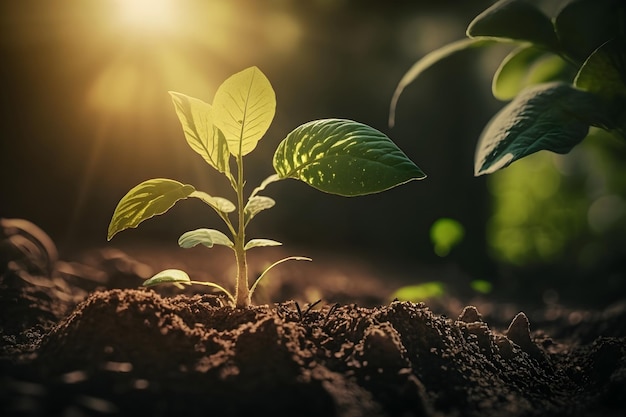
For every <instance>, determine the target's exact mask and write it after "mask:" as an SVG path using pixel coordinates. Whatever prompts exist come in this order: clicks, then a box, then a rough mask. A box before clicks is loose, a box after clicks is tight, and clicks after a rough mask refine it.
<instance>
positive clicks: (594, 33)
mask: <svg viewBox="0 0 626 417" xmlns="http://www.w3.org/2000/svg"><path fill="white" fill-rule="evenodd" d="M625 15H626V2H624V0H573V1H571V0H570V1H569V2H568V3H567V5H566V6H565V7H563V9H561V11H560V12H559V14H558V15H557V16H556V18H555V20H554V26H555V30H556V33H557V35H558V37H559V41H560V44H561V48H562V50H563V51H564V52H565V53H566V54H567V55H568V56H570V57H571V58H573V59H574V60H576V61H577V62H579V63H583V62H584V61H585V60H586V59H587V57H588V56H589V55H591V54H592V53H593V51H595V50H596V49H597V48H599V47H600V46H601V45H602V44H604V43H605V42H607V41H609V40H611V39H615V38H619V37H620V36H621V37H623V36H624V16H625Z"/></svg>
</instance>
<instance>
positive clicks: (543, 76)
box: [492, 46, 570, 100]
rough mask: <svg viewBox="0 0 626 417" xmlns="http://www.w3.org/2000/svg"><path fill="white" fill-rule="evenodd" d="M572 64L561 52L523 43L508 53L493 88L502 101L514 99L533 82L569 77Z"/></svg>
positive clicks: (498, 71) (497, 71) (495, 94)
mask: <svg viewBox="0 0 626 417" xmlns="http://www.w3.org/2000/svg"><path fill="white" fill-rule="evenodd" d="M569 68H570V67H569V65H568V63H567V62H565V61H564V60H563V58H561V57H560V56H558V55H555V54H553V53H550V52H546V51H545V50H542V49H539V48H535V47H533V46H522V47H519V48H517V49H515V50H514V51H512V52H511V53H510V54H509V55H507V56H506V57H505V58H504V60H503V61H502V63H501V64H500V67H499V68H498V69H497V70H496V73H495V75H494V77H493V84H492V91H493V95H494V97H496V98H498V99H500V100H510V99H512V98H513V97H515V96H516V95H517V94H518V93H519V92H520V91H522V90H523V89H524V88H526V87H529V86H531V85H535V84H539V83H543V82H549V81H556V80H558V79H563V80H564V81H565V80H566V76H567V75H569Z"/></svg>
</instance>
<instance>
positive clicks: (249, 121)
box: [213, 67, 276, 156]
mask: <svg viewBox="0 0 626 417" xmlns="http://www.w3.org/2000/svg"><path fill="white" fill-rule="evenodd" d="M213 111H214V113H213V114H214V123H215V124H216V125H217V126H218V127H219V128H220V129H221V130H222V131H223V132H224V135H225V137H226V141H227V142H228V149H229V150H230V153H231V154H233V155H235V156H237V155H240V154H241V155H242V156H243V155H246V154H248V153H250V152H251V151H252V150H253V149H254V148H255V147H256V144H257V142H258V141H259V140H260V139H261V138H262V137H263V135H264V134H265V132H266V131H267V129H268V128H269V126H270V124H271V123H272V120H273V119H274V114H275V112H276V95H275V93H274V89H273V88H272V85H271V84H270V82H269V80H268V79H267V77H265V75H264V74H263V73H262V72H261V71H260V70H259V69H258V68H257V67H250V68H247V69H245V70H243V71H241V72H238V73H237V74H234V75H232V76H231V77H229V78H228V79H227V80H226V81H224V82H223V83H222V85H220V87H219V88H218V89H217V92H216V93H215V98H214V99H213Z"/></svg>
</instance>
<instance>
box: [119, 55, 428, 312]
mask: <svg viewBox="0 0 626 417" xmlns="http://www.w3.org/2000/svg"><path fill="white" fill-rule="evenodd" d="M170 95H171V97H172V100H173V102H174V108H175V110H176V114H177V115H178V118H179V120H180V122H181V125H182V127H183V131H184V134H185V139H186V140H187V143H188V144H189V146H190V147H191V149H193V150H194V151H195V152H196V153H198V154H199V155H200V156H202V158H203V159H204V160H205V162H206V163H207V164H209V165H210V166H211V167H213V168H214V169H216V170H217V171H218V172H219V173H221V174H222V175H224V176H225V177H226V178H227V180H228V182H229V183H230V186H231V187H232V189H233V191H234V193H235V202H234V203H233V202H231V201H230V200H228V199H226V198H223V197H216V196H212V195H210V194H207V193H206V192H203V191H199V190H196V189H195V188H194V187H193V186H192V185H189V184H183V183H180V182H178V181H175V180H172V179H167V178H155V179H150V180H147V181H144V182H142V183H141V184H139V185H137V186H136V187H134V188H133V189H131V190H130V191H129V192H128V193H127V194H126V195H125V196H124V197H122V199H121V200H120V202H119V203H118V205H117V207H116V208H115V211H114V213H113V217H112V219H111V222H110V224H109V229H108V236H107V237H108V240H111V238H112V237H113V236H114V235H115V234H116V233H118V232H121V231H122V230H125V229H128V228H135V227H137V226H138V225H139V224H140V223H141V222H143V221H144V220H147V219H149V218H151V217H154V216H156V215H161V214H163V213H165V212H166V211H168V210H169V209H170V208H171V207H173V206H174V205H175V204H176V203H177V202H178V201H180V200H184V199H187V198H190V197H192V198H197V199H199V200H201V201H203V202H204V203H206V204H207V205H208V206H209V207H210V208H211V209H213V210H214V211H215V212H216V213H217V215H218V216H219V217H220V218H221V219H222V220H223V222H224V224H225V226H226V228H227V229H228V233H229V234H230V237H229V236H227V235H226V234H225V233H223V232H221V231H219V230H216V229H205V228H202V229H196V230H191V231H188V232H186V233H184V234H183V235H182V236H181V237H180V238H179V240H178V244H179V245H180V246H181V247H183V248H191V247H194V246H196V245H204V246H206V247H209V248H211V247H213V246H214V245H223V246H226V247H228V248H230V249H232V250H233V252H234V255H235V261H236V264H237V277H236V280H235V290H234V294H233V293H231V292H230V291H229V290H227V289H226V288H224V287H222V286H220V285H218V284H216V283H212V282H202V281H192V280H191V279H190V277H189V275H187V273H185V272H184V271H181V270H177V269H167V270H165V271H162V272H159V273H158V274H156V275H154V276H153V277H151V278H150V279H148V280H146V281H145V282H144V283H143V285H144V286H147V287H150V286H153V285H158V284H165V283H170V284H174V285H177V286H178V287H179V288H182V286H183V285H191V284H201V285H207V286H211V287H214V288H216V289H218V290H220V291H222V292H224V293H225V294H226V295H227V296H228V299H229V300H230V303H231V304H232V305H234V306H236V307H247V306H249V305H250V303H251V297H252V294H253V293H254V290H255V288H256V286H257V285H258V284H259V281H260V280H261V279H262V278H263V277H265V276H266V274H267V272H268V271H269V270H270V269H271V268H273V267H274V266H277V265H279V264H280V263H282V262H285V261H287V260H310V259H309V258H306V257H299V256H291V257H287V258H284V259H281V260H279V261H277V262H274V263H273V264H272V265H270V266H269V267H268V268H267V269H266V270H265V271H264V272H263V273H262V274H261V275H260V276H259V277H258V278H257V279H256V280H255V282H254V283H253V284H252V286H251V287H250V286H249V281H248V263H247V260H246V254H247V252H248V251H249V250H251V249H253V248H257V247H267V246H279V245H281V243H280V242H277V241H275V240H271V239H250V240H248V237H247V234H246V227H247V226H248V224H249V223H250V221H251V220H252V219H253V218H254V217H255V216H256V215H257V214H259V213H260V212H262V211H264V210H267V209H269V208H271V207H273V206H274V204H275V201H274V200H273V199H272V198H270V197H267V196H265V195H261V193H262V192H263V191H264V190H265V188H266V187H267V186H268V185H270V184H272V183H275V182H278V181H281V180H284V179H287V178H293V179H297V180H300V181H303V182H305V183H307V184H309V185H310V186H312V187H314V188H316V189H318V190H320V191H323V192H326V193H332V194H338V195H342V196H346V197H352V196H360V195H366V194H372V193H378V192H382V191H385V190H388V189H390V188H393V187H396V186H398V185H401V184H404V183H407V182H409V181H412V180H419V179H423V178H425V177H426V175H425V174H424V173H423V172H422V171H421V170H420V169H419V168H418V167H417V165H415V164H414V163H413V162H412V161H411V160H410V159H409V158H408V157H407V156H406V155H405V154H404V152H402V151H401V150H400V149H399V148H398V147H397V146H396V145H395V144H394V143H393V142H392V141H391V139H389V138H388V137H387V136H386V135H385V134H383V133H381V132H380V131H378V130H376V129H374V128H372V127H370V126H367V125H365V124H362V123H359V122H355V121H352V120H345V119H321V120H314V121H311V122H308V123H305V124H303V125H301V126H299V127H297V128H296V129H294V130H293V131H291V132H290V133H289V134H288V135H287V136H286V137H285V139H284V140H283V141H282V142H280V144H279V145H278V148H277V149H276V151H275V153H274V157H273V167H274V170H275V173H274V174H272V175H270V176H269V177H267V178H266V179H265V180H264V181H262V182H261V184H260V185H259V186H258V187H256V188H255V189H253V190H252V192H251V193H250V194H249V196H248V197H247V198H246V197H245V196H244V186H245V184H246V181H245V179H244V156H245V155H247V154H249V153H250V152H252V151H253V150H254V149H255V147H256V145H257V143H258V141H259V140H261V138H262V137H263V136H264V135H265V133H266V132H267V130H268V128H269V126H270V124H271V123H272V120H273V118H274V114H275V110H276V96H275V93H274V90H273V88H272V86H271V84H270V82H269V80H268V79H267V78H266V76H265V75H264V74H263V73H262V72H261V71H260V70H259V69H258V68H257V67H250V68H247V69H245V70H243V71H241V72H239V73H237V74H235V75H233V76H231V77H230V78H228V79H227V80H226V81H224V83H222V85H220V86H219V88H218V89H217V91H216V93H215V97H214V99H213V104H212V105H211V104H208V103H206V102H204V101H202V100H199V99H197V98H193V97H189V96H187V95H184V94H181V93H177V92H170ZM231 167H232V168H233V169H231ZM231 216H233V217H235V219H231Z"/></svg>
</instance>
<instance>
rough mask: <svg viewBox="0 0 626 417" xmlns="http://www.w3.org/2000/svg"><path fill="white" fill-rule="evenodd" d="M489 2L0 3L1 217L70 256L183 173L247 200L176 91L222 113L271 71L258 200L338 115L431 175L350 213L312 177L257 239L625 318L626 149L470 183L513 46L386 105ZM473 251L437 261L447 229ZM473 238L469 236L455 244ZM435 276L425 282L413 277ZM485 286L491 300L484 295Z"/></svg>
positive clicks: (128, 237)
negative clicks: (232, 94)
mask: <svg viewBox="0 0 626 417" xmlns="http://www.w3.org/2000/svg"><path fill="white" fill-rule="evenodd" d="M490 4H491V2H490V1H481V0H475V1H471V2H469V1H465V2H458V1H453V0H437V1H433V0H431V1H427V0H413V1H408V0H393V1H386V2H382V1H369V0H307V1H299V0H273V1H258V0H229V1H225V0H223V1H221V0H205V1H201V0H177V1H174V0H151V1H148V0H145V1H140V0H134V1H133V0H126V1H124V0H106V1H105V0H86V1H81V2H77V1H70V0H58V1H55V2H42V1H36V0H22V1H19V2H17V1H16V2H3V3H2V5H1V6H0V36H1V39H0V59H1V62H2V65H1V66H0V83H1V84H0V86H1V89H0V97H1V100H2V101H1V111H0V132H1V135H2V141H1V145H0V146H1V148H0V167H1V168H0V169H1V170H2V173H1V177H0V217H7V218H11V217H19V218H25V219H28V220H31V221H33V222H34V223H36V224H38V225H39V226H40V227H42V228H43V229H44V230H45V231H47V232H48V233H49V234H50V236H51V237H52V238H53V239H54V241H55V242H56V243H57V245H58V246H59V248H60V250H61V253H63V251H64V250H65V251H67V253H69V252H70V251H73V250H76V248H81V247H89V246H104V245H107V242H106V230H107V226H108V222H109V220H110V218H111V215H112V213H113V210H114V209H115V206H116V204H117V202H118V201H119V199H120V198H121V197H122V196H123V195H124V194H125V193H126V192H127V191H128V190H129V189H130V188H132V187H133V186H135V185H136V184H138V183H139V182H141V181H143V180H146V179H149V178H154V177H167V178H172V179H176V180H178V181H181V182H186V183H190V184H193V185H194V186H196V188H198V189H201V190H203V191H207V192H209V193H210V194H212V195H221V196H224V197H229V198H232V195H231V194H230V193H231V190H230V188H229V187H228V185H227V184H226V182H225V181H224V180H223V179H222V178H221V177H220V176H219V175H218V174H217V173H216V172H214V171H212V170H211V169H210V168H209V167H208V166H207V165H205V163H204V162H203V161H202V159H201V158H200V157H199V156H198V155H197V154H195V153H194V152H193V151H192V150H191V149H190V148H189V147H188V145H187V144H186V142H185V140H184V137H183V133H182V130H181V128H180V123H179V121H178V119H177V117H176V114H175V112H174V109H173V106H172V103H171V100H170V97H169V95H168V93H167V92H168V91H169V90H173V91H178V92H182V93H185V94H188V95H191V96H194V97H197V98H200V99H203V100H205V101H207V102H211V100H212V97H213V94H214V93H215V90H216V89H217V87H218V86H219V84H220V83H221V82H222V81H223V80H225V79H226V78H227V77H228V76H230V75H232V74H234V73H235V72H238V71H241V70H242V69H244V68H246V67H249V66H253V65H256V66H258V67H259V68H260V69H261V70H262V71H263V72H264V73H265V74H266V76H267V77H268V78H269V80H270V82H271V83H272V85H273V87H274V90H275V91H276V96H277V113H276V118H275V120H274V122H273V124H272V126H271V127H270V130H269V131H268V133H267V135H266V136H265V138H264V139H262V140H261V141H260V142H259V145H258V147H257V149H256V150H255V151H254V152H253V153H251V154H250V155H249V156H247V157H246V160H245V161H246V172H247V179H248V184H249V187H250V189H251V187H253V186H255V185H256V184H258V183H259V182H260V181H261V180H262V179H264V178H265V177H267V176H268V175H270V174H271V173H272V167H271V157H272V155H273V152H274V150H275V148H276V146H277V145H278V143H279V142H280V141H281V140H282V139H283V138H284V137H285V136H286V134H287V133H288V132H289V131H291V130H292V129H294V128H295V127H297V126H298V125H300V124H302V123H305V122H307V121H310V120H313V119H318V118H327V117H340V118H349V119H353V120H357V121H360V122H363V123H366V124H369V125H370V126H373V127H375V128H377V129H379V130H381V131H382V132H384V133H386V134H387V135H388V136H390V137H391V138H392V140H394V142H395V143H396V144H397V145H398V146H399V147H400V148H401V149H403V150H404V152H405V153H406V154H407V155H408V156H409V157H410V158H411V159H413V161H415V162H416V164H417V165H418V166H419V167H420V168H422V170H424V171H425V172H426V174H427V175H428V178H426V179H425V180H423V181H414V182H411V183H408V184H405V185H403V186H401V187H397V188H394V189H392V190H390V191H387V192H385V193H381V194H377V195H372V196H365V197H357V198H344V197H338V196H334V195H328V194H323V193H320V192H319V191H317V190H314V189H311V188H309V187H308V186H307V185H305V184H303V183H300V182H297V181H283V182H280V183H277V184H274V185H271V186H270V187H269V188H268V190H267V195H269V196H271V197H273V198H274V199H275V200H276V201H277V205H276V207H274V208H273V209H272V210H269V211H267V212H264V213H262V214H260V215H259V216H258V217H257V218H256V219H255V221H254V222H253V223H252V224H251V226H250V229H249V230H250V235H253V236H255V237H267V238H272V239H277V240H280V241H282V242H284V243H285V245H293V246H297V247H298V246H299V247H314V248H317V249H318V250H321V251H327V252H329V253H334V254H338V253H339V254H341V253H346V254H348V253H349V254H350V255H355V256H357V257H362V258H363V259H368V260H372V259H384V260H385V262H388V263H393V262H397V263H398V264H402V265H405V266H406V267H407V268H415V269H414V270H415V271H418V270H421V269H420V268H422V269H423V268H431V270H432V268H435V269H437V268H438V269H439V270H441V271H444V272H445V271H447V273H449V275H450V276H454V277H457V278H458V277H463V279H466V280H467V281H472V280H483V281H486V282H488V283H489V284H491V286H492V289H493V291H497V290H501V291H505V292H507V293H508V294H512V295H518V296H522V295H524V296H526V297H529V298H531V299H535V300H537V301H538V302H544V303H546V302H555V300H558V299H559V297H560V298H561V299H562V300H563V299H565V300H570V301H572V302H582V303H585V302H589V303H609V302H611V301H612V300H616V299H619V298H620V297H623V296H624V295H625V287H626V284H625V281H626V278H625V276H624V275H625V270H626V265H625V263H626V262H625V261H624V259H625V256H624V255H625V252H626V250H625V249H624V248H625V245H624V243H625V241H626V239H625V237H626V230H625V229H626V200H625V190H626V175H625V172H624V168H623V165H624V164H623V161H624V156H625V154H626V150H625V147H624V144H623V143H619V142H618V141H616V140H615V139H613V138H607V137H604V136H602V135H597V137H594V138H593V139H590V140H587V141H585V142H584V143H583V144H582V145H581V146H579V147H577V148H576V149H575V150H574V152H572V153H571V154H569V155H567V156H557V155H552V154H548V153H539V154H536V155H534V156H532V157H529V158H527V159H525V160H522V161H519V162H516V163H515V164H513V165H512V166H511V167H509V168H507V169H505V170H503V171H501V172H498V173H496V174H493V175H491V176H488V177H478V178H476V177H474V176H473V154H474V147H475V145H476V141H477V139H478V136H479V135H480V132H481V130H482V128H483V126H484V125H485V123H487V121H488V120H489V119H490V118H491V116H492V115H493V114H494V113H495V112H496V111H497V110H498V109H499V108H501V107H502V106H503V105H504V103H502V102H498V101H497V100H495V99H494V98H493V97H492V96H491V90H490V84H491V77H492V75H493V72H494V71H495V69H496V67H497V65H498V63H499V61H500V60H501V59H502V58H503V57H504V56H505V54H506V53H507V52H508V49H506V48H501V47H498V48H492V49H489V50H485V51H476V50H473V51H467V52H463V53H459V54H457V55H455V56H452V57H450V58H449V59H447V60H446V61H443V62H441V63H439V64H438V65H437V66H436V67H434V68H433V69H431V70H429V71H428V72H426V73H425V74H424V75H423V76H422V77H421V78H420V79H418V80H417V81H416V82H415V83H413V84H411V85H410V86H409V87H408V88H407V89H406V90H405V92H404V93H403V95H402V96H401V98H400V101H399V103H398V111H397V115H396V123H395V126H394V127H393V128H390V127H389V126H388V123H387V121H388V116H389V104H390V100H391V97H392V94H393V91H394V89H395V87H396V85H397V83H398V82H399V80H400V79H401V77H402V75H403V74H404V73H405V72H406V71H407V70H408V69H409V68H410V67H411V65H412V64H413V63H414V62H415V61H416V60H418V59H419V58H421V57H422V56H423V55H424V54H426V53H428V52H430V51H432V50H434V49H436V48H438V47H440V46H443V45H445V44H446V43H448V42H451V41H454V40H457V39H460V38H463V37H464V36H465V28H466V27H467V24H468V23H469V22H470V21H471V20H472V18H473V17H474V16H476V15H477V14H478V13H480V12H481V11H482V10H484V9H485V8H486V7H488V6H489V5H490ZM442 218H444V219H453V220H454V221H455V222H458V223H454V224H458V225H460V226H461V229H462V232H463V234H462V239H461V240H460V242H459V243H458V244H456V245H455V246H454V247H452V248H450V250H449V251H448V250H436V247H435V245H434V244H433V241H432V239H431V227H432V226H433V224H435V223H436V222H437V221H438V220H440V219H442ZM219 226H221V224H220V223H219V219H218V218H217V217H216V216H214V214H213V213H212V212H211V211H209V210H207V209H206V207H205V206H203V204H202V203H200V202H196V201H185V202H181V203H179V204H177V205H176V206H175V207H174V208H173V209H172V210H171V211H170V212H168V213H167V214H166V215H164V216H161V217H159V218H157V219H152V220H149V221H147V222H145V223H143V224H142V225H141V226H140V228H139V229H137V230H135V231H127V232H124V233H121V234H120V235H118V236H116V237H115V240H118V241H119V242H125V243H128V242H131V241H132V240H133V239H143V240H145V239H151V240H163V241H167V242H172V244H175V241H176V239H177V238H178V236H179V235H180V234H181V233H183V232H185V231H187V230H191V229H193V228H197V227H216V228H219ZM457 231H458V230H457ZM431 279H434V277H433V276H424V275H423V274H422V275H420V274H417V273H416V274H415V281H416V283H417V282H420V280H421V281H428V280H431ZM487 290H488V289H487Z"/></svg>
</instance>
